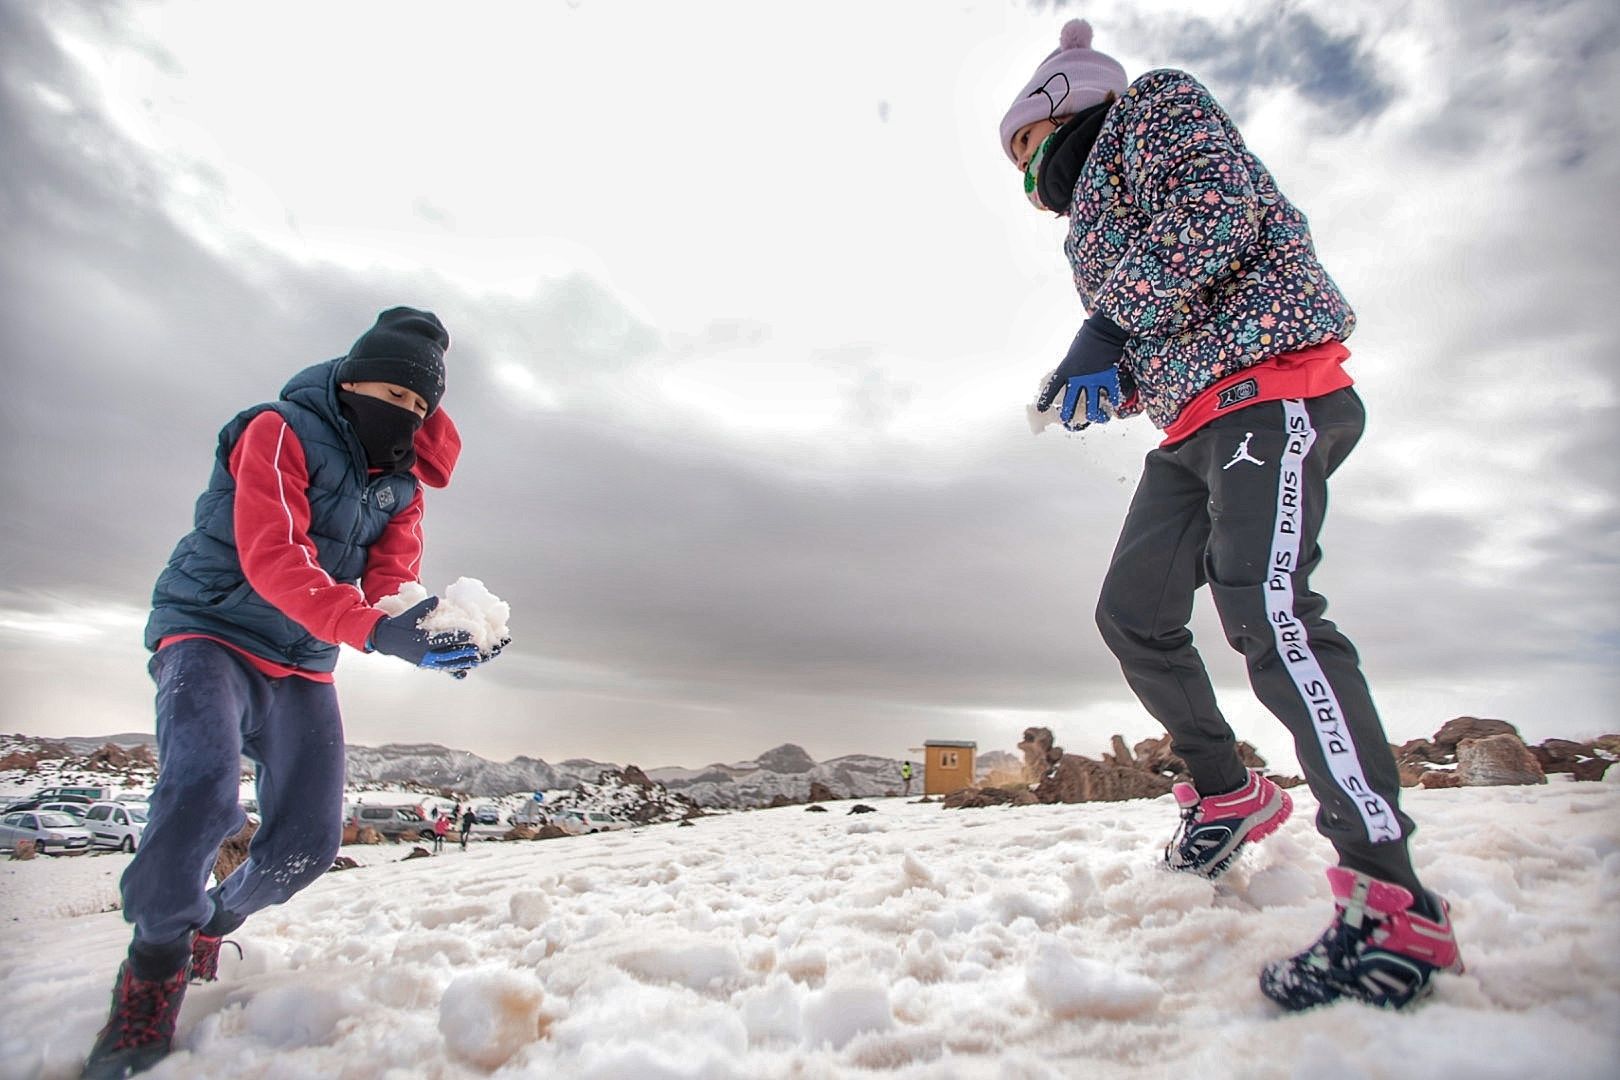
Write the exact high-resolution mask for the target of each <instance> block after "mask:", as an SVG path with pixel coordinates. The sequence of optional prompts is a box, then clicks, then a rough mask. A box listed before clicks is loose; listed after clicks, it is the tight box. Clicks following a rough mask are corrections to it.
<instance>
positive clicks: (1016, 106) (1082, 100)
mask: <svg viewBox="0 0 1620 1080" xmlns="http://www.w3.org/2000/svg"><path fill="white" fill-rule="evenodd" d="M1128 84H1129V80H1128V79H1126V78H1125V69H1124V68H1123V67H1121V66H1120V63H1119V61H1118V60H1115V59H1114V58H1113V57H1112V56H1107V55H1105V54H1103V53H1100V52H1098V51H1097V50H1096V49H1093V48H1092V47H1091V24H1090V23H1088V22H1086V21H1085V20H1084V19H1070V20H1069V21H1068V22H1066V23H1064V24H1063V29H1062V31H1061V32H1059V34H1058V47H1057V49H1056V50H1055V51H1053V52H1052V53H1051V54H1050V55H1049V56H1047V58H1046V59H1045V60H1043V61H1041V66H1040V67H1038V68H1036V69H1035V75H1034V77H1033V78H1031V79H1030V80H1029V82H1028V83H1027V84H1025V86H1024V88H1023V89H1022V90H1020V91H1019V92H1018V97H1017V98H1016V99H1014V101H1013V103H1012V107H1011V108H1010V109H1008V110H1007V115H1006V116H1003V117H1002V118H1001V149H1002V151H1003V152H1004V153H1005V154H1006V155H1007V158H1008V160H1010V161H1012V162H1013V164H1015V165H1016V164H1017V163H1018V159H1017V158H1016V157H1015V156H1014V155H1013V151H1012V140H1013V136H1014V135H1016V134H1018V129H1019V128H1021V127H1023V126H1024V125H1026V124H1033V123H1034V122H1035V121H1037V120H1048V119H1055V118H1057V117H1060V116H1073V115H1074V114H1075V113H1077V112H1080V111H1081V110H1082V109H1089V108H1091V106H1093V105H1100V104H1101V103H1102V101H1103V99H1104V98H1105V97H1107V96H1108V92H1109V91H1113V92H1114V93H1115V94H1123V93H1125V87H1126V86H1127V85H1128Z"/></svg>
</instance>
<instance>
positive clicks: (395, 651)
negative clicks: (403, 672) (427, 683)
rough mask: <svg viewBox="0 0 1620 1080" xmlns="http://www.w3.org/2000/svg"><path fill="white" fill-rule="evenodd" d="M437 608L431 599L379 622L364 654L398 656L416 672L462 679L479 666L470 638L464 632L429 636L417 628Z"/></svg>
mask: <svg viewBox="0 0 1620 1080" xmlns="http://www.w3.org/2000/svg"><path fill="white" fill-rule="evenodd" d="M438 606H439V598H438V597H437V596H430V597H428V598H427V599H426V600H423V601H422V602H421V603H420V604H417V605H416V606H415V607H413V608H411V609H410V610H409V611H407V612H405V613H404V614H402V615H395V616H393V617H392V618H389V619H383V620H382V621H380V622H378V623H377V625H376V626H375V627H374V628H373V629H372V631H371V641H370V642H369V643H368V644H369V648H368V649H367V650H366V651H367V652H380V653H383V654H384V655H387V656H397V657H399V658H400V659H401V660H407V661H409V662H410V663H412V664H415V665H416V666H417V667H419V668H427V669H429V670H430V671H448V672H450V673H451V674H452V675H455V676H456V677H457V678H462V677H464V676H465V675H466V674H467V672H468V671H470V670H471V669H472V668H474V667H477V666H478V660H479V657H478V646H477V645H474V644H473V643H472V635H471V634H469V633H467V631H465V630H452V631H448V632H440V633H430V632H428V631H426V630H418V629H417V627H416V624H417V623H418V622H420V621H421V620H422V619H423V617H425V616H426V615H427V613H428V612H430V611H432V610H433V609H434V608H436V607H438Z"/></svg>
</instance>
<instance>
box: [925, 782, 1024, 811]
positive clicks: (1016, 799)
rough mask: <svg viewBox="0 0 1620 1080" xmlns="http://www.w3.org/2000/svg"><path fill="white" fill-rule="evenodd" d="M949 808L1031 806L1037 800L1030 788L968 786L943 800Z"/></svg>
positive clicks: (972, 808) (946, 807)
mask: <svg viewBox="0 0 1620 1080" xmlns="http://www.w3.org/2000/svg"><path fill="white" fill-rule="evenodd" d="M941 801H942V802H944V804H945V809H947V810H978V809H982V808H983V807H986V806H1029V805H1031V804H1033V803H1034V802H1035V795H1034V793H1033V792H1031V791H1030V790H1029V788H1027V787H1024V786H1022V785H1019V786H1018V787H984V788H977V787H967V788H958V789H957V790H955V791H953V792H951V793H949V794H948V795H946V796H945V798H944V799H943V800H941Z"/></svg>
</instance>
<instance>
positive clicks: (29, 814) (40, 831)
mask: <svg viewBox="0 0 1620 1080" xmlns="http://www.w3.org/2000/svg"><path fill="white" fill-rule="evenodd" d="M19 840H32V841H33V842H34V850H35V851H37V852H39V853H40V854H41V855H49V854H51V853H52V849H53V848H54V849H55V854H57V855H83V854H84V853H85V852H87V851H89V850H90V832H89V830H87V829H84V828H81V827H80V825H79V823H78V822H77V821H75V820H74V819H73V818H71V817H69V816H68V815H66V814H63V813H58V812H57V811H55V810H15V811H13V812H11V813H9V814H7V815H6V816H5V817H3V818H0V848H4V849H6V850H7V851H12V850H15V849H16V847H17V841H19Z"/></svg>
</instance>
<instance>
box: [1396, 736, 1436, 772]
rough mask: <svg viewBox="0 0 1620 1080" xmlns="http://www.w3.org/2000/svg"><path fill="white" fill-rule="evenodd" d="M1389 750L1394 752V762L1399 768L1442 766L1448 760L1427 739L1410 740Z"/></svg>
mask: <svg viewBox="0 0 1620 1080" xmlns="http://www.w3.org/2000/svg"><path fill="white" fill-rule="evenodd" d="M1390 749H1391V750H1393V751H1394V752H1395V761H1396V763H1397V764H1399V765H1401V766H1407V765H1415V766H1421V765H1443V764H1445V763H1446V762H1447V760H1448V758H1447V756H1446V755H1445V754H1442V753H1440V751H1439V749H1438V748H1436V747H1435V745H1434V743H1432V742H1430V741H1429V740H1428V739H1410V740H1408V741H1406V742H1403V743H1401V745H1399V746H1393V745H1392V746H1391V747H1390ZM1419 771H1421V769H1420V770H1419Z"/></svg>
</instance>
